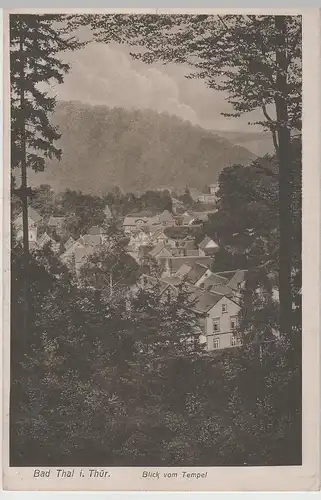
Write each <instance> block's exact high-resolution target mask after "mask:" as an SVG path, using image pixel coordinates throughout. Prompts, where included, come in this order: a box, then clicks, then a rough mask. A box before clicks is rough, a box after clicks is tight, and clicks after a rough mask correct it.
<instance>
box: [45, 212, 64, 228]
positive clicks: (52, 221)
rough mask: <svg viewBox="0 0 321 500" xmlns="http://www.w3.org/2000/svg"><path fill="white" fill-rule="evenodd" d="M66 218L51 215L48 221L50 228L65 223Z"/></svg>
mask: <svg viewBox="0 0 321 500" xmlns="http://www.w3.org/2000/svg"><path fill="white" fill-rule="evenodd" d="M64 220H65V218H64V217H62V216H60V215H57V216H56V215H51V216H50V218H49V221H48V226H57V225H59V224H62V223H63V222H64Z"/></svg>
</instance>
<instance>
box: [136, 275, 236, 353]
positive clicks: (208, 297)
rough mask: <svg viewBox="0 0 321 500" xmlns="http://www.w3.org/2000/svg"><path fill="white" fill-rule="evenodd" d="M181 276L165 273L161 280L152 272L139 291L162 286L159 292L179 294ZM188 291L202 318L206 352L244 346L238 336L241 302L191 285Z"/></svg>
mask: <svg viewBox="0 0 321 500" xmlns="http://www.w3.org/2000/svg"><path fill="white" fill-rule="evenodd" d="M180 284H181V279H180V277H178V276H176V277H175V276H164V277H162V278H161V279H157V278H154V277H151V276H148V275H142V276H141V277H140V278H139V281H138V284H137V287H136V290H137V289H139V287H143V288H148V287H152V288H154V287H155V286H158V287H159V293H160V294H161V295H163V294H164V293H165V292H166V291H169V292H170V293H173V294H175V293H178V289H177V287H178V285H180ZM186 291H187V292H188V293H189V296H190V300H191V304H192V305H191V306H189V307H191V310H192V311H193V312H194V313H196V315H197V316H198V317H199V334H200V342H201V343H203V344H205V345H204V347H205V349H206V351H214V350H220V349H226V348H231V347H237V346H240V345H241V341H240V339H239V338H238V337H237V336H236V334H235V332H236V329H237V322H238V314H239V312H240V305H239V304H238V303H237V302H235V301H234V300H232V299H231V298H229V297H226V296H225V295H223V294H220V293H212V292H207V291H204V290H201V289H200V288H197V287H195V286H193V285H190V284H187V285H186Z"/></svg>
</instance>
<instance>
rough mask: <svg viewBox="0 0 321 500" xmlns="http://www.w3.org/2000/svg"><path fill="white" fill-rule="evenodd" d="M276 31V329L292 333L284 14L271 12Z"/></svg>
mask: <svg viewBox="0 0 321 500" xmlns="http://www.w3.org/2000/svg"><path fill="white" fill-rule="evenodd" d="M275 26H276V30H277V32H278V48H277V50H276V65H277V76H276V96H275V105H276V117H277V135H278V143H279V144H278V152H277V154H278V159H279V230H280V251H279V296H280V333H281V335H286V336H290V335H291V333H292V289H291V288H292V287H291V272H292V211H291V208H292V158H291V135H290V129H289V127H288V108H287V97H288V84H287V55H286V18H285V16H275Z"/></svg>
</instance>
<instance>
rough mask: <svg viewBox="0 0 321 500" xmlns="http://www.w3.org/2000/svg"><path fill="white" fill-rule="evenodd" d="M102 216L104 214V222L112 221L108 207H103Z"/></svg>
mask: <svg viewBox="0 0 321 500" xmlns="http://www.w3.org/2000/svg"><path fill="white" fill-rule="evenodd" d="M104 214H105V220H106V221H107V220H109V219H112V217H113V214H112V211H111V209H110V208H109V206H108V205H106V206H105V208H104Z"/></svg>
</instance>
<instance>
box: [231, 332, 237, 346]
mask: <svg viewBox="0 0 321 500" xmlns="http://www.w3.org/2000/svg"><path fill="white" fill-rule="evenodd" d="M236 345H237V337H236V336H235V335H233V336H232V337H231V346H232V347H234V346H236Z"/></svg>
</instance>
